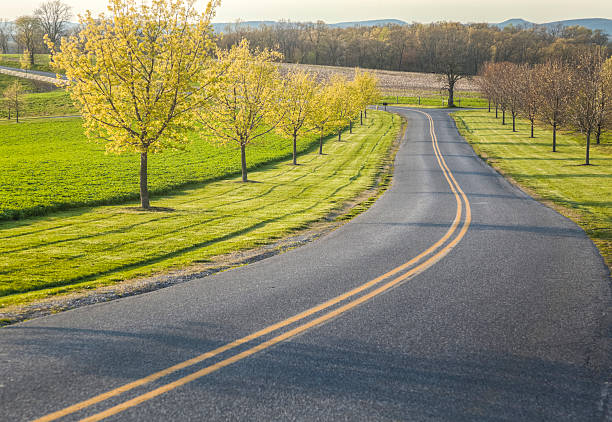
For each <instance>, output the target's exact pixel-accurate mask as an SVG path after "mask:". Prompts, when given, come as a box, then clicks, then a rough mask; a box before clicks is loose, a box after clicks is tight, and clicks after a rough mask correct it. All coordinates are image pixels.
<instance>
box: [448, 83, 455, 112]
mask: <svg viewBox="0 0 612 422" xmlns="http://www.w3.org/2000/svg"><path fill="white" fill-rule="evenodd" d="M448 107H455V87H454V84H449V86H448Z"/></svg>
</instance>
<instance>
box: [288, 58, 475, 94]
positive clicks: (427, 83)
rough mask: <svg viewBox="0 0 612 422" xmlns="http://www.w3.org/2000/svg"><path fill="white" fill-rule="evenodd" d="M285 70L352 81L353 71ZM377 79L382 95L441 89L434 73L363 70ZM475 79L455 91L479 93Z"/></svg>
mask: <svg viewBox="0 0 612 422" xmlns="http://www.w3.org/2000/svg"><path fill="white" fill-rule="evenodd" d="M281 67H282V68H283V69H286V70H293V69H301V70H304V71H306V72H311V73H315V74H317V76H318V77H319V79H328V78H329V77H330V76H331V75H333V74H341V75H344V76H346V77H347V78H349V79H352V77H353V75H354V74H355V69H354V68H352V67H338V66H315V65H306V64H291V63H283V64H282V66H281ZM363 70H364V71H367V72H371V73H373V74H375V75H376V76H377V77H378V80H379V88H380V90H381V92H382V93H384V94H398V95H401V94H404V93H409V94H412V95H414V94H419V93H422V94H425V95H427V94H431V93H432V91H435V92H439V91H440V90H441V88H442V81H441V80H440V75H436V74H434V73H416V72H397V71H392V70H376V69H363ZM477 78H478V77H473V78H469V79H462V80H460V81H459V82H457V85H456V88H455V89H456V90H457V91H472V92H478V91H480V90H479V88H478V85H477V82H476V81H477Z"/></svg>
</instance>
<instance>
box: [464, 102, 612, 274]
mask: <svg viewBox="0 0 612 422" xmlns="http://www.w3.org/2000/svg"><path fill="white" fill-rule="evenodd" d="M494 116H495V115H494V113H487V112H486V111H461V112H457V113H454V117H455V121H456V122H457V126H458V127H459V131H460V132H461V134H462V135H463V136H464V137H465V138H466V139H467V140H468V141H469V142H470V144H471V145H472V146H473V147H474V150H475V151H476V152H477V153H478V154H479V155H481V156H482V157H484V158H485V159H486V160H487V161H488V162H489V163H490V164H491V165H493V166H494V167H495V168H497V169H498V170H500V171H501V172H502V173H503V174H504V175H506V176H508V177H510V178H511V179H512V180H514V181H515V182H516V183H518V184H519V185H521V186H522V187H524V188H526V189H527V190H528V191H529V192H530V193H533V194H534V195H535V196H536V197H538V198H540V199H542V200H543V201H545V202H546V203H548V204H550V205H551V206H553V207H554V208H555V209H557V210H559V211H560V212H561V213H562V214H564V215H566V216H567V217H569V218H571V219H573V220H574V221H576V222H577V223H578V224H579V225H580V226H582V228H583V229H584V230H585V231H586V233H587V234H588V235H589V237H591V239H593V241H594V242H595V244H596V245H597V246H598V247H599V249H600V251H601V253H602V255H603V257H604V259H605V260H606V262H607V264H608V266H610V267H612V136H611V135H608V136H607V137H604V138H603V139H602V144H601V145H593V144H592V147H591V163H592V164H593V165H591V166H584V165H583V164H584V162H585V151H586V148H585V145H586V142H585V139H584V136H582V135H581V134H573V133H563V134H561V135H560V136H559V137H558V148H557V150H558V152H556V153H553V152H551V149H552V132H551V131H550V130H548V129H545V128H536V138H535V139H531V138H529V124H528V122H526V121H523V120H519V121H518V126H517V130H518V132H517V133H513V132H512V121H511V120H510V122H509V123H510V124H507V125H506V126H502V125H501V119H497V120H496V119H495V117H494Z"/></svg>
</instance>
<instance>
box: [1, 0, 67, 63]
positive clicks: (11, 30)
mask: <svg viewBox="0 0 612 422" xmlns="http://www.w3.org/2000/svg"><path fill="white" fill-rule="evenodd" d="M71 17H72V9H71V7H70V6H68V5H67V4H65V3H62V2H61V1H60V0H49V1H46V2H44V3H42V4H41V5H40V6H39V7H38V8H37V9H36V10H35V11H34V13H33V14H32V15H24V16H20V17H18V18H17V19H16V20H15V22H13V25H10V24H9V23H8V22H0V53H3V54H6V53H8V52H9V42H10V41H11V40H12V41H13V42H15V43H16V44H17V49H18V51H19V52H27V54H28V60H29V64H30V65H33V64H34V54H35V53H43V52H47V49H46V46H45V43H44V42H43V37H44V35H45V34H46V35H47V36H48V37H49V38H50V39H51V40H52V41H53V42H54V43H56V44H57V43H59V41H60V39H61V38H62V37H63V36H65V35H68V33H69V32H70V31H71V29H73V28H71V26H70V19H71Z"/></svg>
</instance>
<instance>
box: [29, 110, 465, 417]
mask: <svg viewBox="0 0 612 422" xmlns="http://www.w3.org/2000/svg"><path fill="white" fill-rule="evenodd" d="M419 113H422V112H419ZM422 114H424V115H425V116H427V117H428V119H429V123H430V135H431V138H432V144H433V148H434V152H435V154H436V158H437V160H438V164H439V165H440V168H441V169H442V171H443V173H444V176H445V178H446V180H447V182H448V184H449V186H450V187H451V190H452V192H453V193H454V195H455V198H456V201H457V212H456V215H455V219H454V221H453V223H452V225H451V227H450V228H449V229H448V231H447V232H446V233H445V235H444V236H443V237H442V238H441V239H440V240H438V241H437V242H436V243H435V244H433V245H432V246H431V247H429V248H428V249H427V250H425V251H423V252H422V253H420V254H419V255H418V256H416V257H414V258H413V259H411V260H410V261H408V262H406V263H405V264H403V265H401V266H399V267H397V268H395V269H393V270H391V271H389V272H387V273H385V274H383V275H381V276H379V277H377V278H375V279H373V280H371V281H369V282H367V283H365V284H363V285H361V286H359V287H357V288H355V289H353V290H350V291H348V292H346V293H344V294H342V295H340V296H337V297H335V298H333V299H330V300H329V301H327V302H324V303H322V304H320V305H318V306H315V307H313V308H310V309H308V310H306V311H304V312H302V313H300V314H297V315H295V316H293V317H291V318H288V319H286V320H283V321H280V322H278V323H276V324H273V325H271V326H269V327H266V328H264V329H262V330H260V331H257V332H255V333H253V334H250V335H248V336H246V337H243V338H241V339H238V340H235V341H233V342H231V343H228V344H226V345H224V346H221V347H219V348H217V349H214V350H212V351H209V352H206V353H203V354H201V355H199V356H196V357H194V358H192V359H189V360H186V361H184V362H181V363H179V364H176V365H173V366H171V367H169V368H166V369H164V370H162V371H158V372H156V373H154V374H151V375H149V376H147V377H144V378H141V379H138V380H136V381H133V382H131V383H128V384H125V385H123V386H121V387H118V388H115V389H113V390H110V391H108V392H105V393H103V394H100V395H98V396H95V397H92V398H91V399H88V400H85V401H82V402H79V403H77V404H75V405H72V406H69V407H66V408H64V409H62V410H59V411H57V412H53V413H50V414H48V415H46V416H43V417H41V418H39V419H36V421H35V422H42V421H53V420H56V419H59V418H61V417H63V416H67V415H69V414H72V413H74V412H77V411H79V410H82V409H84V408H87V407H89V406H92V405H94V404H96V403H99V402H102V401H104V400H107V399H109V398H111V397H114V396H117V395H120V394H122V393H125V392H127V391H130V390H132V389H134V388H136V387H139V386H142V385H145V384H148V383H150V382H152V381H155V380H157V379H159V378H162V377H164V376H167V375H169V374H172V373H174V372H176V371H179V370H181V369H184V368H187V367H189V366H192V365H195V364H197V363H200V362H202V361H205V360H207V359H210V358H212V357H214V356H216V355H218V354H220V353H223V352H225V351H228V350H231V349H233V348H235V347H237V346H239V345H242V344H245V343H248V342H250V341H252V340H255V339H257V338H260V337H262V336H264V335H267V334H270V333H272V332H274V331H276V330H278V329H280V328H283V327H286V326H288V325H290V324H293V323H295V322H298V321H300V320H302V319H304V318H306V317H308V316H311V315H313V314H315V313H318V312H320V311H322V310H325V309H327V308H329V307H331V306H333V305H336V304H338V303H340V302H342V301H344V300H346V299H348V298H350V297H351V296H354V295H356V294H358V293H361V292H363V291H364V290H367V289H369V288H370V287H373V286H375V285H376V284H378V283H380V282H381V281H383V280H385V279H387V278H388V277H391V276H393V275H395V274H397V273H398V272H400V271H403V270H405V269H407V268H409V267H411V266H412V265H414V264H416V263H418V262H419V261H421V260H422V259H424V258H425V257H426V256H428V255H429V254H431V253H432V252H434V251H435V250H436V249H438V248H439V247H440V246H441V245H443V244H444V243H445V242H446V241H447V240H448V239H449V238H450V237H451V236H452V235H453V233H454V232H455V231H456V229H457V227H458V226H459V224H460V221H461V216H462V201H461V199H460V197H459V195H458V193H457V190H456V189H455V184H456V186H457V189H459V191H460V193H461V196H462V197H463V199H464V201H465V204H466V220H465V222H464V224H463V227H462V229H461V231H460V233H459V235H458V236H457V237H456V238H455V239H454V240H453V241H452V242H451V243H449V244H448V245H447V246H446V247H445V248H443V249H442V250H440V251H439V252H438V253H437V254H435V255H434V256H432V257H431V258H429V259H428V260H427V261H425V262H423V263H422V264H420V265H419V266H417V267H415V268H413V269H412V270H410V271H409V272H407V273H405V274H404V275H402V276H400V277H398V278H396V279H394V280H392V281H391V282H389V283H387V284H385V285H383V286H381V287H379V288H378V289H376V290H374V291H372V292H370V293H368V294H366V295H364V296H362V297H360V298H358V299H356V300H354V301H352V302H350V303H348V304H345V305H344V306H342V307H340V308H338V309H336V310H334V311H331V312H329V313H327V314H325V315H322V316H320V317H318V318H316V319H314V320H312V321H310V322H308V323H305V324H303V325H301V326H299V327H296V328H294V329H292V330H289V331H287V332H286V333H283V334H281V335H279V336H277V337H274V338H273V339H271V340H268V341H266V342H263V343H261V344H259V345H257V346H254V347H252V348H250V349H248V350H246V351H244V352H241V353H239V354H237V355H235V356H232V357H230V358H228V359H225V360H223V361H221V362H218V363H216V364H214V365H211V366H209V367H206V368H204V369H201V370H199V371H197V372H195V373H193V374H190V375H188V376H186V377H183V378H180V379H179V380H177V381H174V382H172V383H169V384H166V385H164V386H162V387H159V388H157V389H155V390H153V391H151V392H149V393H146V394H143V395H140V396H138V397H136V398H134V399H132V400H129V401H126V402H124V403H122V404H120V405H117V406H115V407H112V408H110V409H108V410H107V411H105V412H102V413H98V414H96V415H93V416H91V417H90V418H86V419H84V420H87V421H89V420H100V419H103V418H105V417H108V416H110V415H111V414H116V413H119V412H121V411H122V410H125V409H127V408H129V407H132V406H136V405H137V404H139V403H142V402H143V401H146V400H150V399H151V398H153V397H156V396H157V395H160V394H163V393H165V392H167V391H169V390H172V389H174V388H176V387H178V386H180V385H184V384H186V383H188V382H190V381H193V380H194V379H197V378H200V377H202V376H205V375H207V374H209V373H211V372H214V371H216V370H218V369H220V368H223V367H225V366H227V365H230V364H232V363H234V362H237V361H239V360H241V359H244V358H245V357H247V356H251V355H252V354H254V353H257V352H259V351H261V350H264V349H266V348H269V347H271V346H272V345H274V344H277V343H279V342H282V341H284V340H286V339H288V338H290V337H293V336H295V335H297V334H299V333H301V332H303V331H305V330H307V329H309V328H312V327H314V326H316V325H318V324H321V323H323V322H325V321H327V320H329V319H331V318H333V317H335V316H337V315H340V314H342V313H344V312H346V311H348V310H349V309H352V308H354V307H355V306H358V305H359V304H361V303H363V302H365V301H367V300H369V299H371V298H372V297H374V296H376V295H378V294H380V293H382V292H384V291H386V290H388V289H390V288H391V287H393V286H395V285H397V284H398V283H400V282H401V281H404V280H405V279H407V278H408V277H411V276H414V275H416V274H418V273H420V272H422V271H424V270H425V269H427V268H429V267H430V266H431V265H433V264H434V263H435V262H437V261H438V260H439V259H441V258H442V257H443V256H444V255H446V254H447V253H448V252H449V251H450V249H452V248H453V247H454V246H455V245H456V244H457V243H458V242H459V241H460V240H461V238H463V236H464V235H465V232H467V228H468V226H469V222H470V220H471V212H470V207H469V202H468V200H467V197H466V196H465V194H464V193H463V191H462V190H461V188H460V187H459V185H458V184H457V182H456V180H455V178H454V177H453V175H452V172H450V170H449V169H448V166H447V165H446V162H445V161H444V158H443V157H442V156H441V153H440V151H439V148H438V147H437V142H438V141H437V137H436V135H435V130H434V122H433V119H432V118H431V116H429V115H428V114H426V113H422ZM447 173H448V174H447ZM449 176H450V179H449ZM451 179H452V182H451ZM453 182H454V183H453ZM111 411H112V412H113V413H108V412H111Z"/></svg>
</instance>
